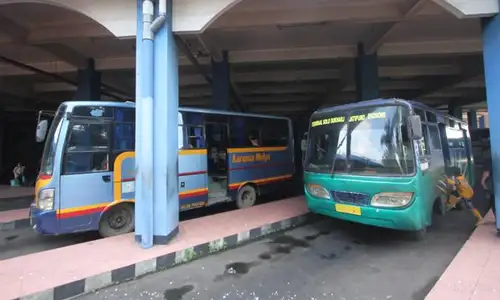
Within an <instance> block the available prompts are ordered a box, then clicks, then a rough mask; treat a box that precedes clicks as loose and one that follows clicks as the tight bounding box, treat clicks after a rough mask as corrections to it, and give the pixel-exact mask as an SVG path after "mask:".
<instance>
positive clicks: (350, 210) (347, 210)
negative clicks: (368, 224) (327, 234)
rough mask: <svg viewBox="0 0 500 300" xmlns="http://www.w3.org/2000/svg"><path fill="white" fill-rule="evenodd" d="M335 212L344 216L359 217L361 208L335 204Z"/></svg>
mask: <svg viewBox="0 0 500 300" xmlns="http://www.w3.org/2000/svg"><path fill="white" fill-rule="evenodd" d="M335 210H336V211H338V212H340V213H344V214H350V215H356V216H361V207H358V206H352V205H345V204H335Z"/></svg>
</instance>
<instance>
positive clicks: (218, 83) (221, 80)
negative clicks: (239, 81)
mask: <svg viewBox="0 0 500 300" xmlns="http://www.w3.org/2000/svg"><path fill="white" fill-rule="evenodd" d="M230 80H231V78H230V73H229V59H228V54H227V51H223V52H222V60H221V61H219V62H217V61H214V59H213V58H212V108H213V109H220V110H229V96H230V88H231V84H230Z"/></svg>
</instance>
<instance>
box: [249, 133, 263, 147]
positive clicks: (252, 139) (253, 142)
mask: <svg viewBox="0 0 500 300" xmlns="http://www.w3.org/2000/svg"><path fill="white" fill-rule="evenodd" d="M248 140H249V141H250V145H251V146H252V147H260V146H259V141H258V140H257V138H256V137H255V136H254V135H250V136H249V137H248Z"/></svg>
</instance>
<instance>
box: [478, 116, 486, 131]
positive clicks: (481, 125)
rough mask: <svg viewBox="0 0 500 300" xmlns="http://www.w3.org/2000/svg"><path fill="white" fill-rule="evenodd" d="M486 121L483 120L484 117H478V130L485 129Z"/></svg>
mask: <svg viewBox="0 0 500 300" xmlns="http://www.w3.org/2000/svg"><path fill="white" fill-rule="evenodd" d="M485 127H486V121H485V120H484V116H481V117H479V128H485Z"/></svg>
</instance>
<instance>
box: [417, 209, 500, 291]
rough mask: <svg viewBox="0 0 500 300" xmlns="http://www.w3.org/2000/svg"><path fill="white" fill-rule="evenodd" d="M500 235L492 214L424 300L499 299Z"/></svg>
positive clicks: (477, 229) (475, 232)
mask: <svg viewBox="0 0 500 300" xmlns="http://www.w3.org/2000/svg"><path fill="white" fill-rule="evenodd" d="M499 278H500V237H498V236H496V228H495V223H494V217H493V213H492V212H490V213H489V214H488V215H487V221H486V223H485V224H483V225H481V226H479V227H478V228H476V230H475V231H474V233H473V234H472V235H471V237H470V238H469V240H468V241H467V242H466V243H465V244H464V246H463V247H462V249H461V250H460V251H459V253H458V254H457V256H456V257H455V258H454V259H453V261H452V262H451V264H450V265H449V266H448V268H447V269H446V271H445V272H444V273H443V274H442V276H441V278H440V279H439V280H438V282H437V283H436V284H435V285H434V287H433V288H432V290H431V292H430V293H429V294H428V295H427V297H426V298H425V300H498V299H500V285H499Z"/></svg>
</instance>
